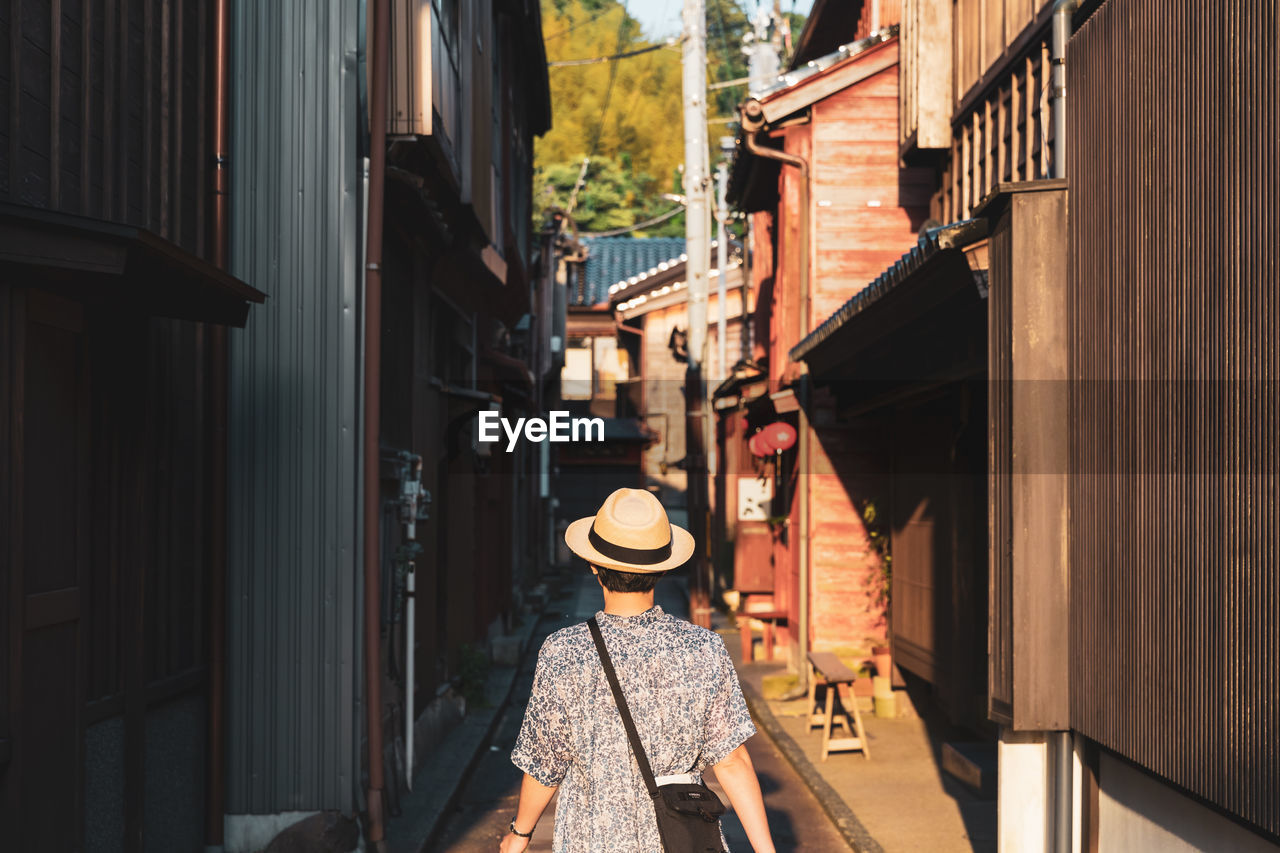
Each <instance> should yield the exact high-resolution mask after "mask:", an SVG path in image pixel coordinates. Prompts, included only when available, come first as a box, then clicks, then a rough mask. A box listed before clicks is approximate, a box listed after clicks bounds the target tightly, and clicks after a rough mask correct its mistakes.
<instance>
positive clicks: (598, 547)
mask: <svg viewBox="0 0 1280 853" xmlns="http://www.w3.org/2000/svg"><path fill="white" fill-rule="evenodd" d="M564 541H565V542H566V543H567V544H568V545H569V549H570V550H572V551H573V553H575V554H577V555H578V556H579V557H581V558H582V559H584V560H586V561H587V562H588V563H590V564H592V565H593V566H603V567H604V568H606V569H616V570H618V571H620V572H637V573H649V572H666V571H670V570H671V569H674V568H677V567H679V566H682V565H684V563H685V561H687V560H688V559H689V557H691V556H692V555H693V548H694V545H693V536H692V535H691V534H690V533H689V531H687V530H685V529H684V528H683V527H677V526H676V525H674V524H672V523H671V522H670V521H668V520H667V511H666V510H665V509H663V508H662V504H661V503H659V502H658V499H657V498H656V497H654V496H653V495H652V494H651V493H649V492H646V491H644V490H643V489H618V490H617V491H616V492H614V493H613V494H611V495H609V497H607V498H605V501H604V504H603V505H601V507H600V511H599V512H597V513H596V514H595V515H589V516H587V517H586V518H580V519H578V520H577V521H575V522H573V523H572V524H570V525H569V529H567V530H566V531H565V532H564Z"/></svg>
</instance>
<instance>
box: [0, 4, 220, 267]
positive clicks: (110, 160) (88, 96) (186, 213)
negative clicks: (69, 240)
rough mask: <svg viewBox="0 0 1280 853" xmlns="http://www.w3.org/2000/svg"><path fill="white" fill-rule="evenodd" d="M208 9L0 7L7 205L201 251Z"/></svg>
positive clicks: (0, 116) (1, 155)
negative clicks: (134, 230)
mask: <svg viewBox="0 0 1280 853" xmlns="http://www.w3.org/2000/svg"><path fill="white" fill-rule="evenodd" d="M211 12H212V4H209V3H204V2H201V0H14V2H6V3H3V4H0V44H4V45H5V51H4V53H5V59H4V61H0V202H8V203H14V204H23V205H30V206H32V207H40V208H47V209H51V210H58V211H62V212H65V213H74V214H79V215H82V216H89V217H94V218H97V219H106V220H110V221H115V222H124V223H128V224H130V225H137V226H140V227H143V228H147V229H148V230H151V231H154V232H155V233H157V234H159V235H160V236H162V237H165V238H167V239H169V240H171V241H172V242H174V243H176V244H178V245H179V246H181V247H182V248H183V249H185V250H187V251H188V252H191V253H193V254H196V255H203V254H204V249H205V243H206V234H205V231H206V220H205V210H206V208H207V206H208V205H207V202H206V193H207V192H208V180H207V174H208V165H209V156H210V153H209V140H208V139H207V136H208V130H207V127H208V118H207V112H208V107H209V94H208V90H209V88H210V86H211V70H210V63H211V41H212V26H211V20H210V15H211Z"/></svg>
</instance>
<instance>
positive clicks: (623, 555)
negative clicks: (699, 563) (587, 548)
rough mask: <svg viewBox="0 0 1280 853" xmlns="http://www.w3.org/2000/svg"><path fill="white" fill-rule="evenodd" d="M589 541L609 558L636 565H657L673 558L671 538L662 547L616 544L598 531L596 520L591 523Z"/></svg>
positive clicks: (588, 533) (588, 532) (588, 534)
mask: <svg viewBox="0 0 1280 853" xmlns="http://www.w3.org/2000/svg"><path fill="white" fill-rule="evenodd" d="M587 541H588V542H590V543H591V547H592V548H595V549H596V550H597V551H599V552H600V553H601V554H603V555H605V556H606V557H608V558H609V559H611V560H618V561H619V562H623V563H631V564H633V565H636V566H656V565H657V564H658V563H665V562H666V561H667V560H669V559H671V539H668V540H667V544H666V545H663V546H662V547H661V548H626V547H624V546H622V545H615V544H614V543H612V542H610V541H608V540H607V539H605V538H604V537H603V536H601V535H600V534H599V533H596V526H595V523H594V522H593V523H592V525H591V529H590V530H588V531H587Z"/></svg>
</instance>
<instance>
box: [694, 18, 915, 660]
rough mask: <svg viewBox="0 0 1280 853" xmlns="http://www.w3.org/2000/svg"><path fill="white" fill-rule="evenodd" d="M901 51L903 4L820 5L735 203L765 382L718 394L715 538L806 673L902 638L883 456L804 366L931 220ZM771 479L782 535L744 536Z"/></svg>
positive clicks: (738, 182)
mask: <svg viewBox="0 0 1280 853" xmlns="http://www.w3.org/2000/svg"><path fill="white" fill-rule="evenodd" d="M873 18H874V19H875V20H874V21H873ZM873 24H874V26H875V29H874V31H873V29H872V26H873ZM900 49H901V45H900V41H899V37H898V26H897V8H896V6H895V5H894V4H891V3H874V4H873V3H865V4H864V3H858V4H854V7H853V9H852V10H851V9H850V8H848V7H839V8H838V4H835V3H819V4H815V7H814V10H813V14H812V16H811V17H810V19H809V21H808V23H807V24H806V27H805V31H804V34H803V35H802V37H801V39H800V42H799V44H798V45H797V48H796V56H795V63H794V67H793V68H792V69H791V70H790V71H788V72H787V73H786V74H784V75H782V76H781V77H779V78H778V80H777V81H776V82H774V83H772V84H771V85H770V86H768V87H766V88H765V89H764V90H762V91H759V92H753V93H751V98H750V99H749V100H748V101H747V102H746V103H745V105H744V107H743V108H742V109H743V119H744V131H743V134H742V135H741V136H740V137H739V140H738V150H737V154H736V156H735V159H734V164H733V170H732V179H731V183H730V188H729V194H730V199H731V201H732V202H733V203H734V204H735V205H736V206H737V207H738V208H739V209H741V210H744V211H747V212H749V213H750V214H751V215H752V218H753V223H752V224H753V228H752V233H753V240H752V245H751V264H750V268H751V273H750V275H751V288H752V290H753V292H754V293H755V307H754V317H755V335H754V346H753V348H752V353H751V362H752V363H753V365H755V366H757V367H752V366H751V365H745V366H744V367H745V369H744V370H743V371H742V372H741V375H740V376H737V377H736V378H735V380H734V381H733V382H730V383H729V384H727V385H725V386H724V387H722V388H721V389H720V391H719V392H718V394H717V402H716V416H717V422H718V424H719V427H718V430H719V434H720V436H721V440H722V441H723V442H724V445H723V450H722V453H723V457H724V459H725V465H726V467H725V477H726V480H725V482H724V484H723V486H722V488H721V491H723V493H724V500H723V504H722V511H721V512H720V513H719V514H718V516H717V521H716V529H717V530H718V531H721V533H720V535H722V536H724V537H725V539H726V542H728V541H730V540H731V541H732V545H731V546H727V547H731V548H732V550H733V552H734V554H735V560H734V563H735V586H736V587H737V588H738V589H739V591H740V592H742V593H744V594H746V595H750V596H751V597H752V598H753V599H754V603H755V604H758V605H759V606H762V607H769V608H773V609H776V610H779V611H782V612H785V614H786V618H785V623H786V627H785V630H784V631H783V632H782V642H783V643H784V644H785V645H787V646H789V647H790V650H791V654H792V656H793V662H794V663H795V664H796V665H797V666H799V662H800V661H801V660H803V657H802V655H803V653H804V651H806V650H808V649H829V650H830V649H834V650H839V651H843V652H845V653H847V654H849V655H853V656H866V657H869V655H870V651H871V648H872V647H873V646H875V645H879V644H881V643H883V642H884V640H885V637H886V630H887V624H886V613H885V600H884V574H883V564H882V562H881V558H880V554H879V552H878V551H877V550H876V549H875V548H874V547H873V545H872V541H871V537H870V536H869V532H868V530H867V527H866V524H865V522H864V512H865V511H866V510H867V508H868V507H869V506H877V507H880V508H881V510H882V511H883V506H884V504H885V503H886V502H887V501H888V500H889V499H890V497H891V496H890V494H889V493H888V492H887V491H886V490H885V483H886V481H885V480H884V478H883V476H882V474H883V472H881V471H878V470H877V467H876V465H875V464H874V462H875V456H876V452H877V450H878V445H875V444H873V443H871V439H872V438H873V437H874V436H872V435H869V434H865V433H863V432H859V431H858V430H852V429H849V428H848V427H847V426H845V425H843V424H841V423H838V422H837V420H836V419H835V417H834V415H833V413H832V411H831V406H832V405H833V401H832V399H831V398H830V396H829V395H826V396H814V394H813V393H812V392H811V388H812V386H811V385H810V383H809V382H808V381H807V379H806V378H805V377H804V369H803V365H802V364H800V363H798V362H795V361H792V360H791V359H790V358H789V357H788V352H789V351H790V350H791V349H792V347H794V346H795V345H796V344H797V343H798V342H799V341H800V340H801V339H803V338H804V337H805V336H806V335H807V334H808V333H809V332H810V331H811V330H812V329H813V328H814V327H815V326H816V325H817V323H818V322H819V321H820V320H821V319H822V318H824V317H826V316H827V315H829V314H830V313H831V312H832V311H834V310H835V309H836V308H837V307H839V306H840V305H841V304H842V303H844V302H845V301H846V300H847V299H849V297H850V296H852V295H853V294H854V293H855V292H857V291H858V290H859V289H861V288H862V287H863V286H864V285H865V284H866V282H867V281H868V280H869V279H871V278H874V276H875V275H876V274H877V273H878V272H879V271H880V270H881V269H883V268H884V266H885V265H886V264H888V263H891V262H893V261H894V260H896V259H897V258H898V257H899V256H900V255H901V254H902V252H903V250H904V249H905V248H907V247H908V246H910V245H911V244H912V243H914V242H915V240H916V237H917V234H918V232H919V231H920V229H921V228H922V226H924V225H925V224H926V220H927V219H928V217H929V202H930V192H931V187H932V172H931V170H930V169H928V168H924V167H917V166H904V165H903V164H901V163H900V161H899V138H898V120H897V111H898V87H899V76H900V70H899V51H900ZM774 421H782V422H785V423H788V424H790V425H791V426H792V427H793V428H795V429H796V430H797V432H798V441H797V443H796V445H795V447H793V448H792V449H790V450H788V451H786V452H784V453H782V454H781V455H779V456H777V457H776V458H773V459H771V460H769V461H768V463H767V465H764V464H763V463H760V462H759V461H753V460H754V459H755V457H753V456H752V454H751V453H750V452H749V450H748V449H747V442H748V441H749V440H750V438H751V436H752V435H753V434H754V433H755V432H757V431H758V430H759V429H760V428H762V427H764V426H766V425H767V424H769V423H771V422H774ZM762 465H763V471H762ZM762 473H765V474H766V478H767V479H768V480H770V481H771V485H770V486H769V489H768V490H769V492H770V493H771V494H770V496H769V497H768V498H767V500H768V501H769V509H768V511H767V513H766V518H765V519H759V518H751V517H749V518H745V519H741V523H738V521H736V520H734V519H732V518H731V514H732V513H736V512H737V507H738V491H739V489H741V488H745V487H747V486H750V487H751V488H755V487H754V485H752V484H753V483H754V482H755V481H757V480H759V478H760V476H761V474H762ZM731 531H732V532H731ZM766 543H767V545H766Z"/></svg>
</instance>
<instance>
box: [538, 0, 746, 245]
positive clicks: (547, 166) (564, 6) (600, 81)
mask: <svg viewBox="0 0 1280 853" xmlns="http://www.w3.org/2000/svg"><path fill="white" fill-rule="evenodd" d="M706 3H707V82H708V83H717V82H722V81H727V80H734V79H737V78H740V77H745V76H746V75H747V59H746V57H745V56H744V55H743V53H742V36H743V34H744V33H745V32H746V31H747V29H748V27H749V23H748V21H747V17H746V14H745V13H744V12H743V11H742V8H741V7H740V6H739V5H738V3H736V2H734V0H706ZM673 8H678V3H676V2H675V0H673ZM542 33H543V38H544V40H545V42H546V48H547V59H548V60H549V61H550V62H557V61H564V60H573V59H586V58H591V57H599V56H611V55H613V54H617V53H623V52H627V51H632V50H636V49H639V48H642V47H646V46H649V45H654V44H660V43H661V42H662V41H663V38H661V37H660V36H665V35H666V34H665V33H664V34H646V33H643V32H642V30H641V26H640V23H639V22H638V21H637V20H636V19H635V18H633V17H632V16H631V15H630V14H628V12H627V9H626V7H625V5H624V4H623V3H622V2H619V0H542ZM550 77H551V103H552V116H553V127H552V128H551V130H550V131H549V132H548V133H547V134H546V135H545V136H543V137H542V138H540V139H538V140H537V142H536V144H535V148H534V167H535V178H534V196H535V213H536V215H537V217H538V220H539V221H541V220H542V217H543V216H544V215H545V212H546V211H547V210H548V209H549V208H551V207H566V206H567V205H568V203H569V198H570V195H571V193H572V190H573V186H574V183H575V182H576V181H577V178H578V173H579V169H580V168H581V165H582V160H583V158H584V157H590V158H591V165H590V167H589V169H588V172H587V180H586V183H585V184H584V186H583V189H582V190H581V192H579V194H578V200H577V207H576V208H575V210H574V217H575V219H577V221H578V224H579V227H580V228H581V229H582V230H584V231H603V230H609V229H612V228H621V227H626V226H631V225H634V224H635V223H637V222H642V221H645V220H647V219H650V218H652V217H653V216H655V215H657V214H659V213H662V212H663V211H666V210H670V209H671V208H672V206H673V205H674V204H675V202H672V201H670V200H667V199H663V198H662V194H663V193H682V192H683V188H682V186H681V183H680V165H681V163H683V161H684V131H683V127H684V122H683V113H682V108H681V68H680V48H679V47H678V46H673V47H662V48H659V49H658V50H654V51H651V52H649V53H645V54H642V55H639V56H636V57H632V58H628V59H623V60H619V61H615V62H601V63H596V64H592V65H579V66H563V67H552V68H551V69H550ZM745 92H746V87H745V86H743V85H734V86H729V87H726V88H723V89H716V90H714V91H712V92H711V93H710V98H709V104H708V111H709V116H708V119H709V123H708V127H707V137H706V138H707V140H708V141H709V144H710V148H711V151H710V153H711V162H712V163H713V164H714V163H715V161H716V160H717V159H718V158H719V156H720V155H719V139H720V137H721V136H726V135H729V136H732V135H734V134H736V133H737V124H736V122H726V121H723V119H725V118H732V117H733V116H734V115H735V114H736V108H737V104H738V102H739V101H740V100H741V99H742V97H743V96H744V95H745ZM683 232H684V216H683V215H679V216H676V217H674V218H672V219H669V220H666V221H665V222H663V223H661V224H660V225H657V226H654V227H651V228H647V229H645V230H643V231H637V232H635V233H636V234H637V235H639V236H646V235H647V236H664V235H679V234H682V233H683Z"/></svg>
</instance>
